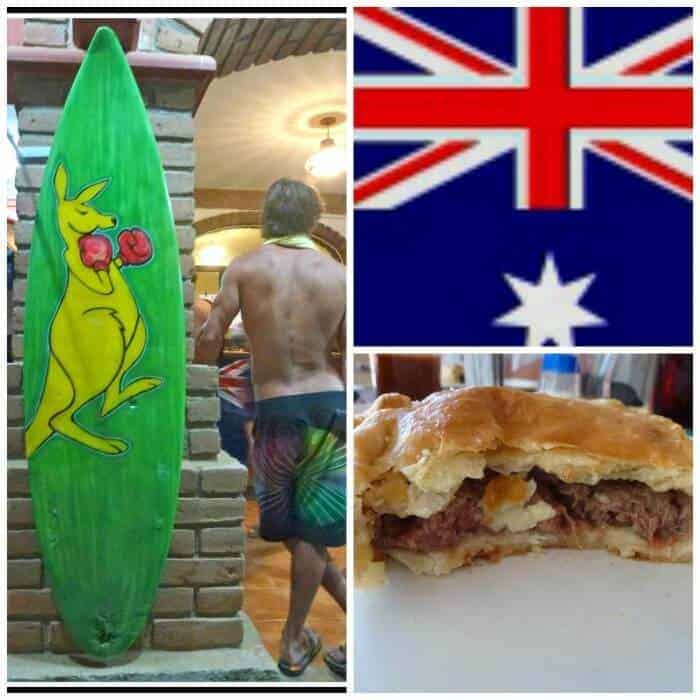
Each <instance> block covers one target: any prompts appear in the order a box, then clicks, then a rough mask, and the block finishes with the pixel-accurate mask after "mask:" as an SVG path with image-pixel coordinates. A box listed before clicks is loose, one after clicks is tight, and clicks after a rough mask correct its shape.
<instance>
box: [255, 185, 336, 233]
mask: <svg viewBox="0 0 700 700" xmlns="http://www.w3.org/2000/svg"><path fill="white" fill-rule="evenodd" d="M322 212H323V201H322V200H321V195H319V193H318V190H317V189H316V188H315V187H311V186H310V185H305V184H304V183H303V182H299V180H290V179H289V178H286V177H283V178H281V179H279V180H277V181H276V182H273V183H272V185H270V189H268V191H267V194H266V195H265V206H264V208H263V224H262V226H263V230H262V235H263V238H276V237H277V236H288V235H289V234H292V233H311V231H313V229H314V228H315V226H316V224H317V223H318V220H319V218H320V216H321V214H322Z"/></svg>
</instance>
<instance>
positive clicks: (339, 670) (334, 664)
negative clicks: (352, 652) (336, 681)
mask: <svg viewBox="0 0 700 700" xmlns="http://www.w3.org/2000/svg"><path fill="white" fill-rule="evenodd" d="M340 648H341V649H343V650H345V644H341V645H340ZM331 651H332V650H331ZM323 661H324V662H325V664H326V666H328V668H330V670H331V671H333V673H335V674H336V676H340V677H341V678H345V677H346V675H347V667H348V664H347V658H346V660H345V661H344V662H343V663H341V662H339V661H336V660H335V659H334V658H333V656H332V654H331V652H330V651H327V652H326V653H325V654H324V655H323Z"/></svg>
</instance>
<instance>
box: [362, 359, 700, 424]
mask: <svg viewBox="0 0 700 700" xmlns="http://www.w3.org/2000/svg"><path fill="white" fill-rule="evenodd" d="M692 385H693V368H692V356H691V355H687V354H665V355H661V354H646V353H582V354H560V353H542V354H533V353H509V354H484V353H468V354H459V353H449V354H444V355H426V354H408V353H406V354H375V355H366V354H357V355H355V409H356V412H362V411H364V410H366V409H367V407H369V405H370V404H371V403H372V401H373V400H374V399H375V398H376V396H378V395H379V394H385V393H390V392H398V393H402V394H406V395H407V396H410V397H411V398H413V399H416V400H420V399H423V398H425V397H426V396H428V395H429V394H431V393H433V392H435V391H440V390H441V389H457V388H461V387H474V386H507V387H512V388H516V389H522V390H524V391H541V392H544V393H548V394H552V395H555V396H564V397H569V398H585V399H616V400H618V401H620V402H622V403H624V404H625V405H627V406H634V407H639V408H640V409H642V410H647V411H652V412H654V413H658V414H660V415H663V416H667V417H669V418H671V419H673V420H674V421H676V422H677V423H680V424H681V425H682V426H683V427H684V428H686V429H687V430H691V429H692V424H693V413H692V392H693V386H692Z"/></svg>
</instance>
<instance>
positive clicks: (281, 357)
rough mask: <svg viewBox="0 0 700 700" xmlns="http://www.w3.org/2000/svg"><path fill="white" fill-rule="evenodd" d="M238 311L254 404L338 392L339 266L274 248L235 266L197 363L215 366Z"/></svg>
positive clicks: (205, 329)
mask: <svg viewBox="0 0 700 700" xmlns="http://www.w3.org/2000/svg"><path fill="white" fill-rule="evenodd" d="M239 309H240V311H241V313H242V316H243V325H244V327H245V329H246V333H247V335H248V338H249V341H250V349H251V355H252V361H253V383H254V387H255V396H256V399H258V400H261V399H268V398H274V397H276V396H288V395H291V394H304V393H314V392H320V391H334V390H335V391H337V390H343V388H344V384H343V379H342V376H341V374H340V373H339V367H342V366H343V362H342V361H339V360H340V358H335V359H334V358H333V356H332V353H340V355H341V357H342V358H344V353H345V268H344V267H343V266H342V265H341V264H339V263H337V262H335V261H334V260H332V259H331V258H330V257H327V256H325V255H322V254H320V253H318V252H316V251H314V250H308V249H297V248H287V247H283V246H278V245H274V244H273V245H265V246H263V247H262V248H260V249H258V250H256V251H254V252H252V253H249V254H248V255H245V256H243V257H241V258H237V259H236V260H234V261H233V262H232V263H231V264H230V265H229V267H228V268H227V270H226V272H225V273H224V276H223V278H222V283H221V291H220V292H219V294H218V296H217V298H216V299H215V301H214V304H213V306H212V310H211V313H210V315H209V318H208V320H207V322H206V323H205V324H204V325H203V326H202V329H201V331H200V333H199V336H198V338H197V348H196V358H195V359H196V360H197V361H199V362H207V363H210V364H213V363H215V362H216V359H217V357H218V355H219V353H220V351H221V346H222V343H223V336H224V333H225V331H226V328H228V326H229V324H230V323H231V321H232V320H233V318H234V316H235V315H236V314H237V313H238V311H239ZM341 371H342V370H341Z"/></svg>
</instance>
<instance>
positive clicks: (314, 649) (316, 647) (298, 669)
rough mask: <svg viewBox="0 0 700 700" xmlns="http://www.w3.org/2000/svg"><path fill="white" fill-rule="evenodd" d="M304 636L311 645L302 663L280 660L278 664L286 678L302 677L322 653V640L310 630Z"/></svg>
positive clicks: (305, 631)
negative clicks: (319, 653)
mask: <svg viewBox="0 0 700 700" xmlns="http://www.w3.org/2000/svg"><path fill="white" fill-rule="evenodd" d="M304 636H305V638H306V640H307V641H309V640H310V644H309V645H308V646H307V648H306V653H305V654H304V658H303V659H302V661H301V663H298V664H290V663H288V662H287V661H282V660H280V661H279V662H278V663H277V668H279V670H280V671H282V673H284V675H285V676H291V677H293V678H295V677H296V676H300V675H301V674H302V673H304V671H306V669H307V667H308V665H309V664H310V663H311V662H312V661H313V660H314V659H315V658H316V655H317V654H318V652H319V651H321V649H322V647H323V644H322V643H321V638H320V637H319V636H318V635H317V634H316V633H315V632H314V631H313V630H310V629H308V628H307V629H305V630H304Z"/></svg>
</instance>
